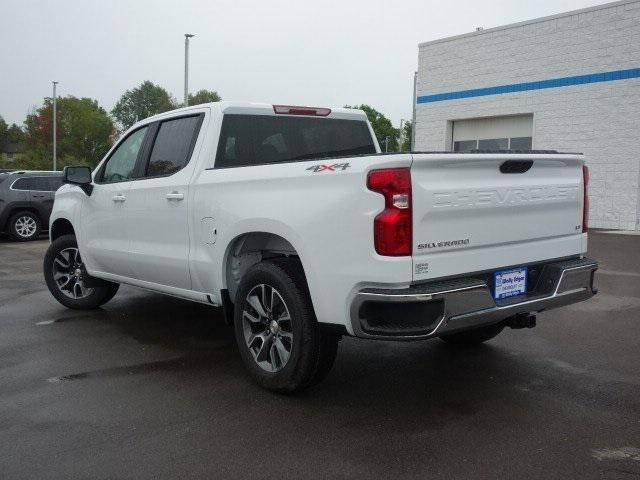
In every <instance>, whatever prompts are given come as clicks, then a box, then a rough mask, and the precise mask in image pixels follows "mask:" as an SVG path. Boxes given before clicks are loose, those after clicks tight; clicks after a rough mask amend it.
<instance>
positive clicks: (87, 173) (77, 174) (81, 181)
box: [64, 166, 93, 195]
mask: <svg viewBox="0 0 640 480" xmlns="http://www.w3.org/2000/svg"><path fill="white" fill-rule="evenodd" d="M64 183H70V184H72V185H78V186H79V187H80V188H81V189H82V190H83V191H84V193H86V194H87V195H91V192H92V191H93V185H92V184H91V169H90V168H89V167H84V166H79V167H64Z"/></svg>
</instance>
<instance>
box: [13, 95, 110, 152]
mask: <svg viewBox="0 0 640 480" xmlns="http://www.w3.org/2000/svg"><path fill="white" fill-rule="evenodd" d="M57 121H58V128H57V132H56V138H57V144H58V147H57V152H58V157H59V158H60V159H61V160H62V159H64V158H68V159H73V161H74V162H75V163H85V164H89V165H95V164H96V163H97V162H98V161H99V160H100V159H101V158H102V157H103V156H104V154H105V153H106V152H107V150H108V149H109V147H110V146H111V136H112V133H113V131H114V125H113V121H112V120H111V118H109V115H108V114H107V112H106V111H105V110H104V109H103V108H102V107H100V106H99V105H98V102H97V101H96V100H93V99H91V98H76V97H73V96H68V97H61V98H59V99H58V111H57ZM24 123H25V130H26V131H25V134H24V135H25V142H24V143H25V144H26V147H27V150H28V153H29V155H28V156H29V157H30V158H37V157H42V158H44V159H47V162H50V161H51V151H52V149H53V148H52V147H53V145H52V144H53V139H52V135H53V105H52V103H51V100H46V101H45V103H44V105H43V106H42V107H40V108H39V109H37V110H35V111H34V112H33V113H31V114H29V115H27V119H26V120H25V122H24ZM64 163H65V162H64V161H62V162H61V165H62V164H64Z"/></svg>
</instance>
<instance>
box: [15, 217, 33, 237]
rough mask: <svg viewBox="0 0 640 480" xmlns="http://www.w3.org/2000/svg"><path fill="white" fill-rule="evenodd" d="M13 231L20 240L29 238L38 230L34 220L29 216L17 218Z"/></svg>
mask: <svg viewBox="0 0 640 480" xmlns="http://www.w3.org/2000/svg"><path fill="white" fill-rule="evenodd" d="M14 228H15V231H16V233H17V234H18V235H19V236H20V237H22V238H31V237H33V235H34V234H35V233H36V230H37V229H38V224H37V223H36V220H35V218H33V217H32V216H30V215H23V216H21V217H18V219H17V220H16V223H15V226H14Z"/></svg>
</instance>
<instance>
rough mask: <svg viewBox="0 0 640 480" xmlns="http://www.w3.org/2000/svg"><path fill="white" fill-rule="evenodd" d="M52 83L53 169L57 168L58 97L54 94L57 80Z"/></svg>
mask: <svg viewBox="0 0 640 480" xmlns="http://www.w3.org/2000/svg"><path fill="white" fill-rule="evenodd" d="M52 83H53V171H54V172H55V171H56V170H57V163H58V158H57V157H58V152H57V149H58V138H57V137H58V97H57V96H56V85H58V82H56V81H55V80H54V81H53V82H52Z"/></svg>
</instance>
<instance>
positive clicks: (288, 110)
mask: <svg viewBox="0 0 640 480" xmlns="http://www.w3.org/2000/svg"><path fill="white" fill-rule="evenodd" d="M273 111H274V112H275V113H277V114H279V115H311V116H314V117H326V116H327V115H329V114H330V113H331V109H330V108H319V107H299V106H296V105H274V106H273Z"/></svg>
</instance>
